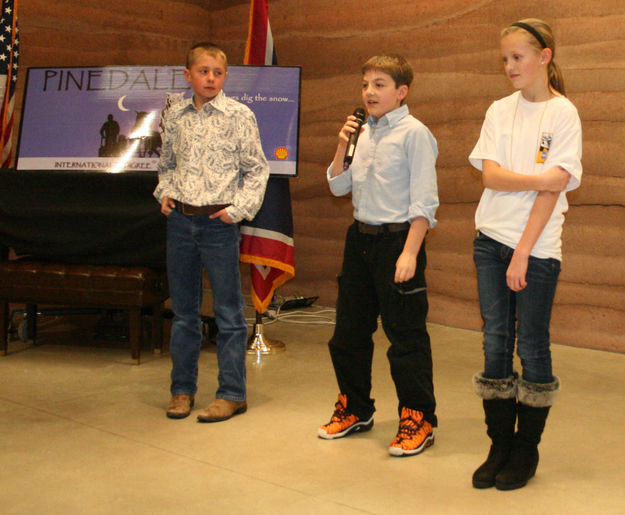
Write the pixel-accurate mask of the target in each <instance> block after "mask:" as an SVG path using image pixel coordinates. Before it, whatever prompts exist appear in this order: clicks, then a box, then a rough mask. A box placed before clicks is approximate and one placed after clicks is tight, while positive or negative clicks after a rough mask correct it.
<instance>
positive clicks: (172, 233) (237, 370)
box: [167, 209, 247, 402]
mask: <svg viewBox="0 0 625 515" xmlns="http://www.w3.org/2000/svg"><path fill="white" fill-rule="evenodd" d="M239 243H240V234H239V227H238V225H236V224H227V223H224V222H222V221H221V220H219V219H217V218H215V219H211V218H209V216H208V215H184V214H182V213H181V212H180V211H179V210H177V209H176V210H173V211H172V212H171V213H170V214H169V216H168V217H167V275H168V279H169V291H170V295H171V307H172V310H173V312H174V319H173V324H172V328H171V339H170V354H171V359H172V371H171V393H172V395H176V394H188V395H194V394H195V393H196V391H197V377H198V359H199V356H200V348H201V345H202V320H201V312H200V308H201V305H202V292H203V287H202V286H203V285H202V268H204V269H205V270H206V273H207V275H208V278H209V280H210V287H211V291H212V294H213V311H214V315H215V321H216V323H217V328H218V333H217V364H218V367H219V374H218V389H217V393H216V397H217V398H221V399H226V400H230V401H237V402H240V401H244V400H245V399H246V372H245V357H246V352H247V323H246V321H245V316H244V312H243V308H244V301H243V295H242V293H241V278H240V271H239Z"/></svg>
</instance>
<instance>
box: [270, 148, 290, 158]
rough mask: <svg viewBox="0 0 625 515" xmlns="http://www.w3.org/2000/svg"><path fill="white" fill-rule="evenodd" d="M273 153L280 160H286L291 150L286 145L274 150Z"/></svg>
mask: <svg viewBox="0 0 625 515" xmlns="http://www.w3.org/2000/svg"><path fill="white" fill-rule="evenodd" d="M273 155H274V156H276V158H277V159H279V160H280V161H284V160H285V159H286V158H287V157H289V150H288V149H287V148H286V147H278V148H276V149H275V150H274V151H273Z"/></svg>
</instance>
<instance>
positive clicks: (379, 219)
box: [327, 105, 439, 228]
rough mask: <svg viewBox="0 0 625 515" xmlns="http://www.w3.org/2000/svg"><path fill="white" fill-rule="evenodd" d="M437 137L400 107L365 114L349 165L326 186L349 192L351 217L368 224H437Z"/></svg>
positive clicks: (329, 170)
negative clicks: (422, 221)
mask: <svg viewBox="0 0 625 515" xmlns="http://www.w3.org/2000/svg"><path fill="white" fill-rule="evenodd" d="M437 156H438V148H437V145H436V139H434V136H433V135H432V133H431V132H430V131H429V129H428V128H427V127H426V126H425V125H424V124H423V123H421V122H420V121H419V120H417V119H416V118H415V117H414V116H412V115H411V114H410V113H409V111H408V106H406V105H403V106H401V107H399V108H397V109H394V110H393V111H391V112H389V113H387V114H386V115H384V116H383V117H382V118H380V119H379V120H377V119H376V118H375V117H374V116H369V118H368V119H367V124H366V125H365V130H364V131H363V132H362V134H361V135H360V137H359V138H358V145H357V146H356V152H355V154H354V159H353V161H352V164H351V166H350V167H349V168H348V169H347V170H345V171H344V172H343V173H341V174H339V175H337V176H336V177H332V165H330V167H329V168H328V172H327V174H328V184H329V185H330V191H331V192H332V194H333V195H335V196H337V197H338V196H342V195H347V194H348V193H349V192H350V191H351V192H352V202H353V204H354V218H355V219H356V220H358V221H360V222H364V223H367V224H373V225H379V224H384V223H402V222H412V221H413V220H414V219H415V218H417V217H423V218H425V219H426V220H427V221H428V224H429V227H430V228H432V227H434V226H435V225H436V218H434V215H435V214H436V209H437V208H438V204H439V202H438V188H437V184H436V168H435V165H436V158H437Z"/></svg>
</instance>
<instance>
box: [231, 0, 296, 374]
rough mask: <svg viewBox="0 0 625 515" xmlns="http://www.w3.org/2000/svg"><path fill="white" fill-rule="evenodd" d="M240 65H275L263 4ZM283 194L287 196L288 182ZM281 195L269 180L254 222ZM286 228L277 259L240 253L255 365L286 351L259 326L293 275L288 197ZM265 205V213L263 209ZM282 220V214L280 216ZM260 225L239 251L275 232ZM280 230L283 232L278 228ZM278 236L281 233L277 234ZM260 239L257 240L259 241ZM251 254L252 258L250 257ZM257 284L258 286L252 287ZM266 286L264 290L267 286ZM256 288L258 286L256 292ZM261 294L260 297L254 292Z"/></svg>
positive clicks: (277, 243) (253, 13)
mask: <svg viewBox="0 0 625 515" xmlns="http://www.w3.org/2000/svg"><path fill="white" fill-rule="evenodd" d="M243 63H244V64H251V65H274V64H277V61H276V55H275V51H274V47H273V36H272V34H271V27H270V24H269V6H268V1H267V0H250V18H249V27H248V37H247V42H246V45H245V56H244V58H243ZM286 185H287V193H288V182H287V183H286ZM274 190H275V191H276V192H281V191H283V188H279V187H278V184H277V183H276V184H273V183H272V180H271V179H269V183H268V184H267V191H266V192H265V199H264V201H263V206H261V208H260V211H259V213H257V215H256V219H255V220H258V219H261V218H263V217H265V216H267V213H268V212H270V211H271V213H272V214H273V215H275V213H276V206H279V205H281V204H282V202H275V200H274V201H273V202H271V203H269V202H267V197H268V196H270V192H272V191H274ZM288 199H289V203H288V224H287V225H290V228H289V230H288V233H289V234H288V235H287V234H286V233H285V234H281V237H278V238H277V239H275V235H274V236H272V237H271V242H272V243H271V245H272V246H273V248H274V250H275V249H276V248H281V249H282V252H281V254H282V255H281V256H280V258H279V259H277V258H276V255H265V256H259V255H258V251H257V250H256V251H255V252H253V253H249V254H250V255H248V252H247V250H249V249H246V250H245V251H242V255H241V260H242V261H244V262H248V263H250V264H251V265H252V267H251V274H252V299H253V301H254V311H255V313H256V323H255V324H254V329H253V331H252V335H251V336H250V338H249V339H248V345H247V352H248V353H249V354H256V356H257V362H260V356H261V355H267V354H275V353H276V352H283V351H285V350H286V347H285V345H284V343H283V342H281V341H277V340H270V339H269V338H267V337H266V336H265V331H264V325H263V313H264V312H265V310H266V309H267V306H268V305H269V302H270V300H271V296H272V294H273V292H274V291H275V289H276V288H277V287H279V286H280V285H282V284H283V283H284V282H286V281H288V280H289V279H290V278H292V277H293V275H294V269H293V253H292V250H293V227H292V214H291V212H290V209H291V207H290V196H289V197H288ZM265 205H267V206H268V207H267V210H264V209H263V208H264V207H265ZM282 215H283V216H285V215H286V214H285V213H282ZM262 227H263V225H262V224H261V225H258V226H256V227H247V226H242V236H243V240H242V241H243V245H242V249H243V248H245V247H246V245H247V243H248V242H249V241H251V240H252V239H253V238H255V237H256V236H257V235H258V234H259V231H260V232H263V231H264V232H265V233H267V232H268V233H275V232H276V230H275V228H273V227H271V226H270V230H269V231H268V230H267V228H266V226H264V227H265V228H264V229H261V228H262ZM282 229H283V228H282ZM278 232H280V233H282V232H284V231H283V230H280V231H278ZM260 239H262V238H259V240H260ZM252 254H253V255H252ZM259 266H262V267H264V268H263V270H264V271H265V272H267V273H266V274H263V275H262V280H261V279H260V277H259V273H258V270H259V269H258V267H259ZM255 281H258V282H259V283H260V284H256V283H255ZM268 285H269V286H270V287H269V289H267V286H268ZM256 286H259V289H257V287H256ZM261 290H262V292H263V293H262V294H259V293H258V292H259V291H261Z"/></svg>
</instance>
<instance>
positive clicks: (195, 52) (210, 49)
mask: <svg viewBox="0 0 625 515" xmlns="http://www.w3.org/2000/svg"><path fill="white" fill-rule="evenodd" d="M202 54H208V55H210V56H212V57H214V58H216V59H217V58H221V59H223V61H224V64H225V66H226V70H227V69H228V57H227V56H226V53H225V52H224V51H223V50H222V49H221V48H220V47H219V46H217V45H216V44H215V43H211V42H209V41H202V42H201V43H196V44H195V45H193V46H192V47H191V49H190V50H189V52H188V53H187V64H186V67H187V69H190V68H191V66H193V63H194V62H195V61H196V60H197V58H198V57H199V56H200V55H202Z"/></svg>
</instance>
